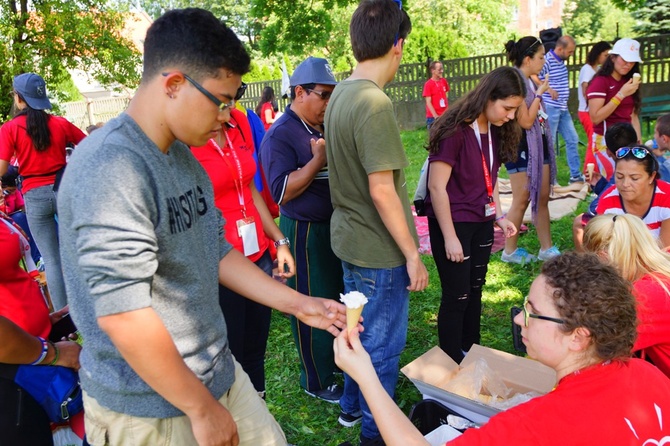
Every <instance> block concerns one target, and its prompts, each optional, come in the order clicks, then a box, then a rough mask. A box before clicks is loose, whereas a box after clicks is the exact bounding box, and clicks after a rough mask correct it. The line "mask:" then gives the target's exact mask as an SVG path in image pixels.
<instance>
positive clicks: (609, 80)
mask: <svg viewBox="0 0 670 446" xmlns="http://www.w3.org/2000/svg"><path fill="white" fill-rule="evenodd" d="M626 82H628V79H625V78H622V79H621V80H616V79H614V78H613V77H612V76H596V77H594V78H593V79H592V80H591V83H590V84H589V86H588V87H587V88H586V99H587V100H589V99H605V105H607V103H608V102H609V101H610V99H612V98H613V97H614V96H616V94H617V93H618V92H619V90H620V89H621V87H622V86H623V84H625V83H626ZM634 108H635V102H634V101H633V96H626V97H625V98H624V99H623V101H621V104H619V105H618V106H617V108H615V109H614V111H613V112H612V114H611V115H609V116H608V117H607V119H605V120H604V121H603V122H601V123H600V124H594V125H593V131H594V132H595V133H596V134H598V135H604V134H605V131H606V130H605V125H607V128H609V127H611V126H612V124H616V123H617V122H628V123H630V122H631V115H632V114H633V109H634Z"/></svg>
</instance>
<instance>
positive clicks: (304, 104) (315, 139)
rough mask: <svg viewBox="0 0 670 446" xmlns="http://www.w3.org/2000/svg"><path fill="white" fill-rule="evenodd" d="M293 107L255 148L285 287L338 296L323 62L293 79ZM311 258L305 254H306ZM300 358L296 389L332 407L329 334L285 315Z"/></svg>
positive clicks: (311, 63)
mask: <svg viewBox="0 0 670 446" xmlns="http://www.w3.org/2000/svg"><path fill="white" fill-rule="evenodd" d="M290 80H291V101H292V102H291V105H289V106H288V107H287V108H286V112H285V113H284V114H283V115H282V116H281V117H280V118H279V119H277V120H276V121H275V123H274V124H273V125H272V127H271V128H270V129H269V130H268V132H267V134H266V135H265V138H263V142H262V143H261V148H260V157H261V165H262V166H263V169H264V170H265V176H266V178H267V180H268V183H269V187H270V190H271V192H272V197H273V198H274V200H275V202H276V203H277V204H279V206H280V215H281V218H280V220H279V227H280V228H281V230H282V232H283V233H284V234H286V236H287V237H288V239H289V241H290V243H291V244H290V248H291V254H293V258H294V259H295V263H296V274H295V276H294V277H292V278H290V279H289V280H288V282H287V284H288V285H289V286H291V287H292V288H294V289H296V290H300V291H301V292H303V293H305V294H307V295H310V296H314V295H317V296H322V297H327V298H328V297H329V298H332V299H338V298H339V293H340V292H342V290H343V288H344V286H343V284H342V263H341V262H340V260H339V259H338V258H337V257H336V256H335V254H334V253H333V250H332V248H331V246H330V216H331V214H332V213H333V205H332V204H331V201H330V191H329V186H328V166H327V164H326V142H325V140H324V139H323V118H324V115H325V113H326V106H327V105H328V100H329V99H330V95H331V93H332V92H333V88H335V85H336V84H337V81H336V80H335V77H334V76H333V73H332V71H331V69H330V65H328V62H327V61H326V59H321V58H316V57H308V58H307V59H306V60H305V61H303V62H302V63H301V64H300V65H298V67H297V68H296V69H295V71H294V72H293V76H291V79H290ZM308 253H309V255H308ZM291 327H292V330H293V336H294V338H295V343H296V346H297V348H298V356H299V358H300V385H301V386H302V387H303V389H305V392H307V394H309V395H311V396H314V397H316V398H319V399H322V400H324V401H327V402H329V403H335V404H336V403H338V402H339V400H340V397H341V396H342V387H340V386H339V385H337V384H335V382H334V374H333V373H334V371H335V370H336V367H335V362H334V360H333V347H332V345H333V337H332V335H331V334H330V333H328V332H326V331H323V330H315V329H313V328H312V327H310V326H308V325H305V324H303V323H302V322H300V321H298V320H297V319H296V318H295V317H291Z"/></svg>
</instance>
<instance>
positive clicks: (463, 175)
mask: <svg viewBox="0 0 670 446" xmlns="http://www.w3.org/2000/svg"><path fill="white" fill-rule="evenodd" d="M480 130H481V129H480ZM491 136H492V138H493V169H491V172H490V174H491V186H492V188H495V184H496V181H497V180H498V169H500V158H499V157H498V147H499V144H500V129H499V128H498V127H495V126H491ZM481 141H482V149H483V153H484V158H485V159H486V165H487V167H489V168H490V167H491V160H490V158H489V135H487V134H482V135H481ZM428 160H429V161H430V163H433V162H435V161H442V162H445V163H447V164H449V165H450V166H451V168H452V171H451V177H450V178H449V182H448V183H447V194H449V203H450V205H451V218H452V219H453V221H454V222H459V223H464V222H483V221H488V220H493V219H495V215H492V216H489V217H486V216H484V206H485V205H486V203H488V202H489V197H488V192H487V191H486V181H485V179H484V168H483V166H482V150H480V149H479V143H478V142H477V137H476V136H475V132H474V130H473V129H472V127H470V126H469V125H465V124H463V125H461V127H460V128H459V129H458V130H456V132H455V133H454V134H453V135H450V136H448V137H447V138H444V139H443V140H442V141H441V142H440V149H439V151H438V153H436V154H434V155H430V156H429V157H428ZM428 176H429V177H430V166H429V167H428ZM426 204H427V207H426V215H428V216H429V217H434V216H435V213H434V212H433V207H432V203H431V201H430V195H429V196H428V197H427V199H426Z"/></svg>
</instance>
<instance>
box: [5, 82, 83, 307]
mask: <svg viewBox="0 0 670 446" xmlns="http://www.w3.org/2000/svg"><path fill="white" fill-rule="evenodd" d="M13 86H14V106H15V107H16V109H17V110H18V114H17V115H16V116H15V117H14V118H13V119H12V120H11V121H9V122H7V123H5V124H4V125H3V126H2V128H0V175H4V174H5V172H7V169H8V168H9V162H10V160H11V159H12V157H14V156H16V158H17V159H18V162H19V173H20V174H21V176H22V177H23V181H22V192H23V195H24V199H25V202H26V214H27V217H28V225H29V226H30V229H31V231H32V234H33V236H34V238H35V243H37V247H38V248H39V250H40V252H41V253H42V258H43V260H44V264H45V267H46V275H47V284H48V286H49V294H50V295H51V301H52V304H53V307H54V309H57V310H58V309H61V308H63V307H64V306H65V305H66V304H67V299H66V295H65V285H64V283H63V275H62V272H61V262H60V252H59V245H58V225H57V223H56V190H57V189H58V187H57V179H60V176H61V175H62V174H63V171H64V169H65V163H66V161H65V147H66V145H67V144H78V143H79V142H80V141H81V140H82V139H84V137H85V136H86V135H84V132H82V131H81V130H79V129H78V128H77V127H75V126H74V125H73V124H71V123H70V122H69V121H68V120H67V119H65V118H61V117H58V116H53V115H50V114H48V113H47V112H46V111H45V110H47V109H50V108H51V103H50V102H49V98H48V97H47V92H46V84H45V83H44V79H42V77H40V76H39V75H37V74H34V73H23V74H20V75H18V76H16V77H15V78H14V83H13Z"/></svg>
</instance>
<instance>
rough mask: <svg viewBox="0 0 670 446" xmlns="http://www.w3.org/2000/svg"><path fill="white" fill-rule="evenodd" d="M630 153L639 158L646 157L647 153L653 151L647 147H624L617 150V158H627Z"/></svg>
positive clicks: (649, 153)
mask: <svg viewBox="0 0 670 446" xmlns="http://www.w3.org/2000/svg"><path fill="white" fill-rule="evenodd" d="M629 153H632V154H633V156H634V157H635V158H637V159H639V160H641V159H644V158H645V157H646V156H647V155H651V152H650V151H649V149H647V148H646V147H642V146H634V147H622V148H620V149H619V150H617V151H616V159H618V160H620V159H621V158H625V157H626V156H627V155H628V154H629Z"/></svg>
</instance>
